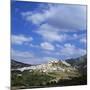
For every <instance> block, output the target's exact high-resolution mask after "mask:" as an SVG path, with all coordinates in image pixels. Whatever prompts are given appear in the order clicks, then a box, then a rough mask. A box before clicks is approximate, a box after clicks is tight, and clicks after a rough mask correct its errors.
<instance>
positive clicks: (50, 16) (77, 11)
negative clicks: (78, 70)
mask: <svg viewBox="0 0 90 90" xmlns="http://www.w3.org/2000/svg"><path fill="white" fill-rule="evenodd" d="M11 49H12V50H11V58H13V59H15V60H18V61H21V62H25V63H30V64H39V63H46V62H48V61H50V60H58V59H62V60H65V59H68V58H75V57H79V56H82V55H84V54H86V6H84V5H69V4H55V3H39V2H22V1H12V3H11Z"/></svg>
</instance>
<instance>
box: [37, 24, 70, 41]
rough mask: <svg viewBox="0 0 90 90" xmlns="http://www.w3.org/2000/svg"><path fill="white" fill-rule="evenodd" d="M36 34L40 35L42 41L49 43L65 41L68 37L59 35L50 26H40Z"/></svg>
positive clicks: (57, 31) (55, 29)
mask: <svg viewBox="0 0 90 90" xmlns="http://www.w3.org/2000/svg"><path fill="white" fill-rule="evenodd" d="M36 33H38V34H39V35H41V36H42V37H43V39H44V40H47V41H50V42H54V41H58V42H62V41H64V40H66V39H67V37H68V35H66V34H60V32H59V30H58V29H57V28H54V27H53V26H50V25H48V24H42V25H41V26H40V28H39V29H38V31H36ZM68 39H69V37H68Z"/></svg>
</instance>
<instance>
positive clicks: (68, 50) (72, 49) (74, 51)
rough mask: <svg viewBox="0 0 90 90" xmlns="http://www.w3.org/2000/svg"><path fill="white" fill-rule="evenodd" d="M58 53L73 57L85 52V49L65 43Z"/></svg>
mask: <svg viewBox="0 0 90 90" xmlns="http://www.w3.org/2000/svg"><path fill="white" fill-rule="evenodd" d="M60 54H61V55H63V56H65V57H67V58H73V57H78V56H82V55H84V54H86V50H84V49H81V48H77V47H76V46H74V45H72V44H70V43H67V44H64V46H63V48H62V49H61V50H60Z"/></svg>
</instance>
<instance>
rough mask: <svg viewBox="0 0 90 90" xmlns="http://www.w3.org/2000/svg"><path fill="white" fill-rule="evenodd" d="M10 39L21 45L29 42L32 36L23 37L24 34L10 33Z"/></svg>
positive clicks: (13, 42)
mask: <svg viewBox="0 0 90 90" xmlns="http://www.w3.org/2000/svg"><path fill="white" fill-rule="evenodd" d="M11 40H12V44H18V45H21V44H23V43H25V42H31V41H32V40H33V38H32V37H25V36H24V35H12V37H11Z"/></svg>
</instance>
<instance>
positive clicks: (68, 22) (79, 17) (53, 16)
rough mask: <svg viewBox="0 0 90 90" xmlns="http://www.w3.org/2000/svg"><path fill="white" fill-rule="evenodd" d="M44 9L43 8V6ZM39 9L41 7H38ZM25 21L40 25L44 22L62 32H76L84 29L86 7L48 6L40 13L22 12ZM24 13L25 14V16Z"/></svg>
mask: <svg viewBox="0 0 90 90" xmlns="http://www.w3.org/2000/svg"><path fill="white" fill-rule="evenodd" d="M44 7H45V6H44ZM40 9H41V7H40ZM22 13H24V17H25V19H26V20H27V21H32V23H33V24H36V25H40V24H41V23H43V22H45V21H46V23H48V24H50V25H52V26H54V27H57V28H59V29H60V28H61V29H60V30H62V31H64V30H65V31H66V30H67V31H72V30H74V31H78V30H84V29H86V7H85V6H83V5H82V6H80V5H59V4H58V5H55V4H54V5H52V4H51V5H50V4H49V5H48V8H47V9H44V8H43V7H42V9H41V12H33V11H32V12H29V14H27V12H22ZM25 13H26V14H25Z"/></svg>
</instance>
